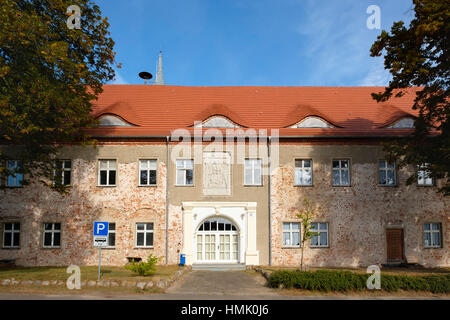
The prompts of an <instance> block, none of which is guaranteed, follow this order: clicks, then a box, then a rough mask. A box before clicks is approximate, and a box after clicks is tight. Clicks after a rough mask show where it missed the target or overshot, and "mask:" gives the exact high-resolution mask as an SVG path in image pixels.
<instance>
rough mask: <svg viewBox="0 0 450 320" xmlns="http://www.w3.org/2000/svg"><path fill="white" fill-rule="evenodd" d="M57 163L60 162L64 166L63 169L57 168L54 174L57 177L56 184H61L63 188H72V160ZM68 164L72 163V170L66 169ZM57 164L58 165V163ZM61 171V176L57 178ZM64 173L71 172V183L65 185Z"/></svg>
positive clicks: (61, 160) (62, 160)
mask: <svg viewBox="0 0 450 320" xmlns="http://www.w3.org/2000/svg"><path fill="white" fill-rule="evenodd" d="M56 161H60V162H61V164H62V167H61V168H56V169H55V170H54V172H53V175H54V176H55V181H54V183H55V184H59V185H61V186H70V185H72V160H70V159H58V160H56ZM66 162H70V168H67V167H66ZM56 164H57V163H56ZM58 171H60V172H59V173H60V175H59V176H57V175H56V174H57V172H58ZM64 172H69V180H70V183H69V184H65V183H64Z"/></svg>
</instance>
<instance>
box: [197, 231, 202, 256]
mask: <svg viewBox="0 0 450 320" xmlns="http://www.w3.org/2000/svg"><path fill="white" fill-rule="evenodd" d="M197 260H203V235H201V234H198V235H197Z"/></svg>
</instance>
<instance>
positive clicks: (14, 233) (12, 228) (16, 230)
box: [3, 222, 20, 248]
mask: <svg viewBox="0 0 450 320" xmlns="http://www.w3.org/2000/svg"><path fill="white" fill-rule="evenodd" d="M19 246H20V223H19V222H14V223H5V224H4V225H3V248H19Z"/></svg>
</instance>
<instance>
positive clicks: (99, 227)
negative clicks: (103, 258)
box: [94, 221, 109, 236]
mask: <svg viewBox="0 0 450 320" xmlns="http://www.w3.org/2000/svg"><path fill="white" fill-rule="evenodd" d="M108 228H109V223H108V222H100V221H95V222H94V236H107V235H108Z"/></svg>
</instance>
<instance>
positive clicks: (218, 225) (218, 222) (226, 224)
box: [198, 218, 236, 231]
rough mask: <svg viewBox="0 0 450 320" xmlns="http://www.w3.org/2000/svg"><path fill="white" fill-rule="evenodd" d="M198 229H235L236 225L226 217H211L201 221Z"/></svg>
mask: <svg viewBox="0 0 450 320" xmlns="http://www.w3.org/2000/svg"><path fill="white" fill-rule="evenodd" d="M198 231H236V227H235V226H234V225H233V224H232V223H231V222H230V221H228V220H226V219H223V218H213V219H208V220H206V221H205V222H203V223H202V225H201V226H200V227H199V228H198Z"/></svg>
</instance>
